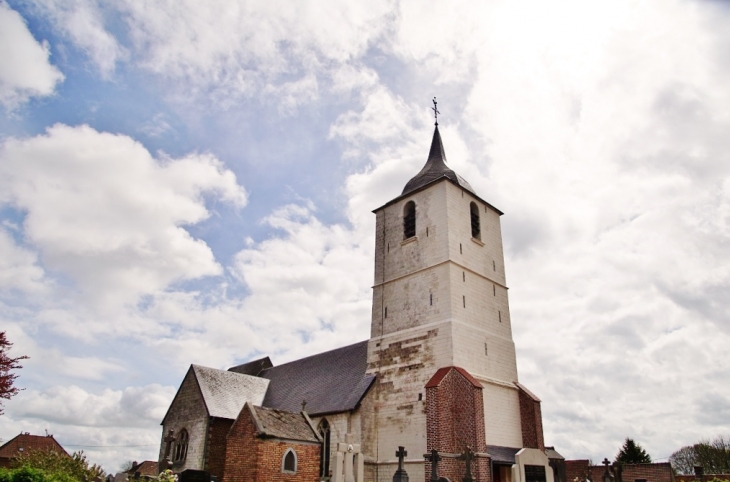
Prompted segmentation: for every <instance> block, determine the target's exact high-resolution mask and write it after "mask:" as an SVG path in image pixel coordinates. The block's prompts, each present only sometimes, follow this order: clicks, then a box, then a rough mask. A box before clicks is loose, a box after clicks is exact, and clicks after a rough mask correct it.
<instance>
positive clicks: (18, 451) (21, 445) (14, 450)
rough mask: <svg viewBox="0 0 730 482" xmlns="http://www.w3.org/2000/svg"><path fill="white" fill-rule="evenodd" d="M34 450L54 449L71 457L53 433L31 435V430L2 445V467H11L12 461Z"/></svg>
mask: <svg viewBox="0 0 730 482" xmlns="http://www.w3.org/2000/svg"><path fill="white" fill-rule="evenodd" d="M33 451H36V452H37V451H42V452H48V451H53V452H57V453H59V454H63V455H65V456H66V457H70V455H69V454H68V452H66V450H65V449H64V448H63V447H61V444H59V443H58V442H57V441H56V439H55V438H53V435H31V434H30V433H29V432H25V433H21V434H20V435H16V436H15V437H14V438H12V439H10V440H9V441H8V442H6V443H5V444H4V445H3V446H2V447H0V467H10V465H11V463H12V461H13V460H14V459H15V458H17V457H18V456H20V455H22V454H26V453H28V452H33Z"/></svg>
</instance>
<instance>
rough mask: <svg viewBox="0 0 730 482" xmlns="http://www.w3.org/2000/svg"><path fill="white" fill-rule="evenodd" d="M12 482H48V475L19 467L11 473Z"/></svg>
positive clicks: (38, 470) (41, 471)
mask: <svg viewBox="0 0 730 482" xmlns="http://www.w3.org/2000/svg"><path fill="white" fill-rule="evenodd" d="M11 480H12V482H48V475H47V474H46V472H44V471H43V470H41V469H35V468H33V467H20V468H19V469H17V470H14V471H13V477H12V479H11Z"/></svg>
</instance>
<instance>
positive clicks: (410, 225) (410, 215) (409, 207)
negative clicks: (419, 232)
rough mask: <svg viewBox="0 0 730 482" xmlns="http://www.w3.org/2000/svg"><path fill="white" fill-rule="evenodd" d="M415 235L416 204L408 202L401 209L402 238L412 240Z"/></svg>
mask: <svg viewBox="0 0 730 482" xmlns="http://www.w3.org/2000/svg"><path fill="white" fill-rule="evenodd" d="M415 235H416V203H414V202H413V201H408V202H407V203H406V206H405V207H404V208H403V237H404V238H405V239H408V238H412V237H413V236H415Z"/></svg>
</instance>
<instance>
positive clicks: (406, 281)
mask: <svg viewBox="0 0 730 482" xmlns="http://www.w3.org/2000/svg"><path fill="white" fill-rule="evenodd" d="M374 212H375V214H376V216H377V221H376V243H375V282H374V286H373V311H372V327H371V339H370V343H369V348H368V371H369V372H370V373H375V374H377V376H378V379H377V383H376V385H375V388H374V393H373V394H372V395H373V396H372V398H371V401H370V402H368V403H372V404H373V406H372V407H370V409H369V410H368V412H369V414H370V415H366V416H364V418H363V444H364V446H365V447H366V450H367V452H369V453H370V456H371V457H370V458H369V459H368V460H367V461H368V462H369V464H368V465H369V470H368V472H369V473H370V475H371V476H372V477H373V479H375V477H377V480H379V481H390V480H392V476H393V472H394V470H395V452H396V450H397V448H398V446H399V445H402V446H405V447H406V449H407V450H408V452H409V457H408V459H407V462H409V463H407V465H406V468H407V470H408V473H409V475H410V477H411V480H416V481H418V480H424V472H423V470H424V468H423V457H422V455H423V454H424V453H425V452H426V410H425V388H424V387H425V385H426V383H427V382H428V381H429V379H430V378H431V377H432V376H433V375H434V373H435V372H436V371H437V370H438V369H439V368H442V367H449V366H457V367H461V368H463V369H465V370H466V371H468V372H469V373H470V374H471V375H472V376H473V377H475V378H476V379H477V380H478V381H479V382H480V383H481V384H482V385H483V386H484V389H483V395H484V412H485V434H486V443H487V444H488V445H497V446H506V447H515V448H520V447H522V446H523V444H522V442H523V441H522V432H521V424H520V405H519V398H518V391H519V389H518V387H517V386H516V385H515V382H517V365H516V360H515V346H514V343H513V341H512V329H511V326H510V315H509V304H508V299H507V286H506V281H505V272H504V255H503V251H502V235H501V231H500V216H501V215H502V212H501V211H499V210H498V209H497V208H495V207H494V206H492V205H491V204H489V203H488V202H486V201H485V200H483V199H482V198H481V197H479V196H478V195H477V194H476V193H475V192H474V190H473V189H472V188H471V186H470V185H469V183H467V182H466V181H465V180H464V179H462V178H461V177H460V176H459V175H458V174H456V173H455V172H454V171H453V170H451V169H449V168H448V166H447V165H446V156H445V153H444V148H443V144H442V142H441V135H440V134H439V131H438V124H437V125H436V129H435V131H434V135H433V141H432V144H431V150H430V152H429V156H428V161H427V162H426V165H425V166H424V167H423V169H422V170H421V172H419V173H418V174H417V175H416V176H415V177H414V178H413V179H411V180H410V181H409V182H408V184H406V186H405V189H404V190H403V193H402V194H401V195H400V196H398V197H397V198H395V199H393V200H392V201H390V202H388V203H387V204H385V205H384V206H382V207H380V208H378V209H376V210H375V211H374Z"/></svg>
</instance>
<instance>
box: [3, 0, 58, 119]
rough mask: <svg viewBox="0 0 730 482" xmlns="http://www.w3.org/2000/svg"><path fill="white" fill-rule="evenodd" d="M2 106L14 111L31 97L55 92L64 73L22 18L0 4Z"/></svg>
mask: <svg viewBox="0 0 730 482" xmlns="http://www.w3.org/2000/svg"><path fill="white" fill-rule="evenodd" d="M0 53H1V54H2V59H3V61H2V62H0V103H2V104H4V105H5V107H6V108H8V109H13V108H15V107H17V106H18V105H20V104H22V103H24V102H26V101H27V100H28V99H29V98H31V97H37V96H47V95H51V94H53V92H54V89H55V87H56V84H57V83H58V82H61V81H62V80H63V74H61V72H59V70H58V69H57V68H56V67H54V66H53V65H51V64H50V63H49V62H48V57H49V56H50V52H49V49H48V45H47V44H46V43H39V42H37V41H36V39H34V38H33V34H31V33H30V31H29V30H28V26H27V25H26V24H25V21H24V20H23V17H21V16H20V14H19V13H18V12H16V11H15V10H12V9H11V8H10V7H9V6H8V5H7V4H6V3H5V2H4V1H0Z"/></svg>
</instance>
